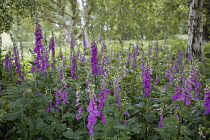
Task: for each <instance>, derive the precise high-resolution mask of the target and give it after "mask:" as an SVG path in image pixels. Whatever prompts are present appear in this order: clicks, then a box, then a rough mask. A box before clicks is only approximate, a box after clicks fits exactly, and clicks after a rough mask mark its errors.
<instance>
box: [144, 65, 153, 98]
mask: <svg viewBox="0 0 210 140" xmlns="http://www.w3.org/2000/svg"><path fill="white" fill-rule="evenodd" d="M151 74H152V71H151V69H150V67H149V66H146V67H144V68H143V70H142V82H143V88H144V94H145V96H146V97H148V98H150V91H151V90H152V85H151V80H152V77H151Z"/></svg>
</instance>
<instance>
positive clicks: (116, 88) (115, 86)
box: [114, 77, 122, 108]
mask: <svg viewBox="0 0 210 140" xmlns="http://www.w3.org/2000/svg"><path fill="white" fill-rule="evenodd" d="M120 79H122V78H121V77H120V78H118V79H116V80H115V81H114V95H115V99H116V100H115V101H116V102H117V103H118V105H117V107H118V108H120V98H119V96H118V94H119V91H120V84H119V80H120Z"/></svg>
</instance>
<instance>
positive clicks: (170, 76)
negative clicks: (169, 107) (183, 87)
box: [165, 64, 174, 83]
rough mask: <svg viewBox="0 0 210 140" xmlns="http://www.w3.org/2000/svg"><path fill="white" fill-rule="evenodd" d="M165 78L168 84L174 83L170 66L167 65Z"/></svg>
mask: <svg viewBox="0 0 210 140" xmlns="http://www.w3.org/2000/svg"><path fill="white" fill-rule="evenodd" d="M165 77H167V78H168V82H169V83H172V82H173V81H174V77H173V72H172V66H171V65H170V64H169V66H168V68H167V69H166V73H165Z"/></svg>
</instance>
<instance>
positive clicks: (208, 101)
mask: <svg viewBox="0 0 210 140" xmlns="http://www.w3.org/2000/svg"><path fill="white" fill-rule="evenodd" d="M204 93H205V95H204V103H203V105H204V107H205V112H204V114H209V113H210V88H205V89H204Z"/></svg>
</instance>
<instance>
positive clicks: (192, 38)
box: [188, 0, 204, 59]
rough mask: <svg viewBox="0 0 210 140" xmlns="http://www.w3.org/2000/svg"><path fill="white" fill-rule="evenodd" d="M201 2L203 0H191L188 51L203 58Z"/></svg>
mask: <svg viewBox="0 0 210 140" xmlns="http://www.w3.org/2000/svg"><path fill="white" fill-rule="evenodd" d="M203 3H204V0H191V1H190V12H189V21H188V27H189V29H188V53H189V54H190V53H192V54H193V55H195V56H197V57H201V59H203V49H202V33H203V23H202V22H203V21H202V20H203V17H202V14H203Z"/></svg>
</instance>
